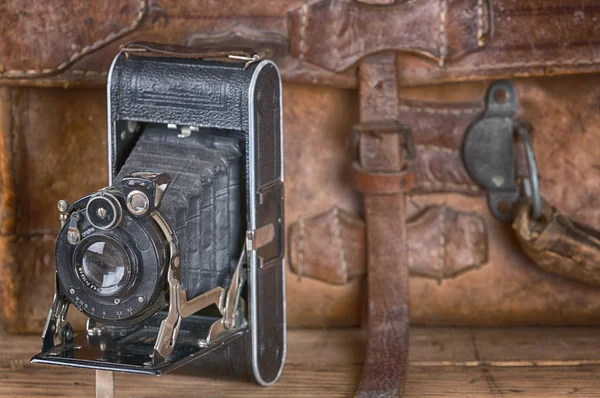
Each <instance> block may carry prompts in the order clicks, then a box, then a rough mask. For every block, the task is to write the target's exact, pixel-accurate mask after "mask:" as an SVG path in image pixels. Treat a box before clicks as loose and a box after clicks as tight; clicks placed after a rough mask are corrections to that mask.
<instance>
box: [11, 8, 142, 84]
mask: <svg viewBox="0 0 600 398" xmlns="http://www.w3.org/2000/svg"><path fill="white" fill-rule="evenodd" d="M147 4H148V3H147V0H142V1H141V2H140V11H139V13H138V16H137V17H136V19H135V20H134V21H133V22H132V23H131V24H130V25H129V26H126V27H125V28H123V29H121V30H119V31H117V32H111V33H109V34H108V35H107V36H106V37H104V38H103V39H100V40H98V41H95V42H94V43H92V44H88V45H87V46H85V47H83V48H82V49H81V50H79V51H76V52H74V53H73V54H71V56H70V57H69V59H68V60H67V61H64V62H62V63H60V64H59V65H58V66H57V67H56V68H47V69H29V70H18V69H9V70H6V69H5V68H4V66H3V65H0V71H2V72H0V77H2V76H8V77H21V76H32V75H48V74H52V73H56V72H60V71H62V70H64V69H66V68H67V67H68V66H69V65H72V64H73V63H74V62H76V61H78V60H80V59H81V58H83V57H84V56H85V55H87V54H89V53H91V52H94V51H96V50H97V49H99V48H100V47H102V46H104V45H105V44H107V43H109V42H111V41H113V40H116V39H118V38H120V37H122V36H124V35H126V34H128V33H131V32H133V31H134V30H135V29H136V28H137V27H138V26H139V25H140V23H141V22H142V20H143V19H144V16H145V15H146V11H147V9H148V7H147Z"/></svg>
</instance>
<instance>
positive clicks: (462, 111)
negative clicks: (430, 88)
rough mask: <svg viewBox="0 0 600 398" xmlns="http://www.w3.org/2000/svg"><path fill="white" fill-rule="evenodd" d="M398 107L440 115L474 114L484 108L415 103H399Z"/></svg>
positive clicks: (408, 110) (402, 109) (403, 109)
mask: <svg viewBox="0 0 600 398" xmlns="http://www.w3.org/2000/svg"><path fill="white" fill-rule="evenodd" d="M398 108H399V109H400V110H401V111H407V112H417V113H429V114H439V115H462V114H473V113H478V112H481V111H482V110H483V108H465V109H437V108H431V107H427V106H413V105H399V106H398Z"/></svg>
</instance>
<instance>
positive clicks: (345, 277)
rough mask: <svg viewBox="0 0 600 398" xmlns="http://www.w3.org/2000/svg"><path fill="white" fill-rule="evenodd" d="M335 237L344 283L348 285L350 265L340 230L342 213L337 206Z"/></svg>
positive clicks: (334, 213) (334, 218) (335, 212)
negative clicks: (347, 261)
mask: <svg viewBox="0 0 600 398" xmlns="http://www.w3.org/2000/svg"><path fill="white" fill-rule="evenodd" d="M332 223H333V237H334V239H335V243H336V245H337V246H338V247H339V249H340V251H339V258H340V264H341V265H342V274H343V275H342V277H343V281H344V283H348V264H347V263H346V256H345V254H346V253H345V250H344V246H343V242H342V233H341V228H340V211H339V208H338V207H337V206H336V207H334V208H333V222H332Z"/></svg>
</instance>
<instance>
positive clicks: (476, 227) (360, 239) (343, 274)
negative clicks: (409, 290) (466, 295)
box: [288, 205, 488, 285]
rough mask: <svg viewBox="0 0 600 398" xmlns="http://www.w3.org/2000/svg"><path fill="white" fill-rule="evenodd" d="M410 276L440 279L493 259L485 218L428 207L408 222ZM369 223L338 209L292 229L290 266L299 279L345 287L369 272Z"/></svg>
mask: <svg viewBox="0 0 600 398" xmlns="http://www.w3.org/2000/svg"><path fill="white" fill-rule="evenodd" d="M406 227H407V239H408V267H409V272H410V275H411V276H422V277H425V278H431V279H434V280H436V281H438V282H439V283H442V281H444V280H445V279H449V278H455V277H458V276H460V275H462V274H463V273H465V272H469V271H471V270H473V269H475V268H478V267H480V266H482V265H484V264H486V263H487V261H488V256H487V252H488V250H487V249H488V241H487V231H486V227H485V223H484V221H483V218H482V217H481V216H479V215H478V214H476V213H463V212H459V211H456V210H453V209H452V208H449V207H448V206H445V205H439V206H431V207H427V208H426V209H423V210H422V211H420V212H418V213H417V214H416V215H415V216H413V217H412V218H411V219H410V220H408V222H407V225H406ZM365 233H366V232H365V222H364V221H363V220H362V219H360V218H358V217H357V216H356V215H354V214H352V213H350V212H348V211H345V210H343V209H340V208H338V207H333V208H332V209H330V210H328V211H326V212H325V213H321V214H318V215H316V216H313V217H310V218H307V219H305V218H303V217H301V218H300V219H298V220H296V221H295V222H294V223H292V224H291V225H290V227H289V237H288V242H289V248H288V252H289V256H288V262H289V264H290V269H291V270H292V271H293V272H294V273H295V274H296V275H297V276H298V277H300V278H302V277H309V278H314V279H318V280H320V281H323V282H326V283H331V284H339V285H343V284H346V283H348V282H349V281H350V280H352V279H355V278H359V277H362V276H363V275H365V274H366V272H367V265H366V251H367V248H366V237H365Z"/></svg>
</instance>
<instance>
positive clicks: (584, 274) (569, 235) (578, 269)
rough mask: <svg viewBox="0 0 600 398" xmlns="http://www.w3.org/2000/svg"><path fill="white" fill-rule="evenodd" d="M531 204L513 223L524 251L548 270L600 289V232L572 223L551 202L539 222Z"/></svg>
mask: <svg viewBox="0 0 600 398" xmlns="http://www.w3.org/2000/svg"><path fill="white" fill-rule="evenodd" d="M531 209H532V207H531V204H530V203H529V202H525V203H524V204H523V205H521V207H520V208H519V210H518V212H517V216H516V217H515V220H514V222H513V229H514V230H515V232H516V234H517V238H518V239H519V243H520V244H521V248H522V249H523V251H524V252H525V253H526V254H527V255H528V256H529V258H530V259H531V261H532V262H533V264H535V265H537V266H538V267H540V268H541V269H543V270H544V271H547V272H550V273H553V274H557V275H560V276H562V277H564V278H568V279H573V280H576V281H580V282H583V283H587V284H591V285H594V286H600V232H599V231H598V230H596V229H594V228H592V227H591V226H589V225H585V224H583V223H579V222H576V221H573V220H571V219H570V218H569V217H568V216H567V215H566V214H564V213H563V212H561V211H559V210H557V209H556V208H554V207H553V206H552V205H550V204H549V203H548V202H543V204H542V212H541V216H540V218H539V219H535V218H533V217H532V216H531Z"/></svg>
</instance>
